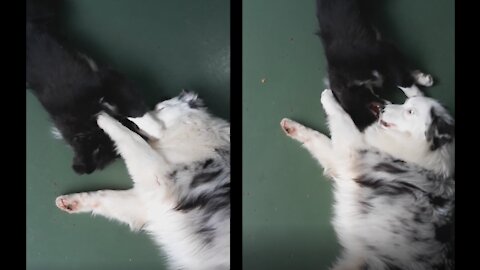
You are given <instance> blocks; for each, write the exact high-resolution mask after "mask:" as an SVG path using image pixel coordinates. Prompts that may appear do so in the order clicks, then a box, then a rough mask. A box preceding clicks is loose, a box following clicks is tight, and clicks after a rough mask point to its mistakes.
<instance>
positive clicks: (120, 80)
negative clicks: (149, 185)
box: [26, 0, 148, 174]
mask: <svg viewBox="0 0 480 270" xmlns="http://www.w3.org/2000/svg"><path fill="white" fill-rule="evenodd" d="M59 7H60V1H56V0H28V1H27V23H26V34H27V49H26V51H27V52H26V54H27V60H26V69H27V74H26V80H27V88H29V89H31V90H32V91H33V93H34V94H35V96H36V97H37V98H38V99H39V101H40V102H41V104H42V105H43V107H44V108H45V109H46V110H47V111H48V113H49V114H50V117H51V119H52V121H53V123H54V125H55V126H56V128H57V129H58V130H59V132H60V133H61V136H62V137H63V139H64V140H65V141H66V142H67V143H68V144H69V145H71V146H72V148H73V150H74V159H73V165H72V167H73V169H74V170H75V172H76V173H78V174H83V173H87V174H88V173H91V172H93V171H94V170H95V169H102V168H104V167H105V166H106V165H107V164H109V163H110V162H111V161H113V160H114V159H115V158H116V157H117V153H116V152H115V149H114V146H113V143H112V141H111V140H110V139H109V137H108V136H107V135H106V134H105V133H104V132H103V131H102V130H101V129H100V128H99V127H98V126H97V124H96V115H97V114H98V113H99V112H100V111H101V110H106V111H109V112H110V113H111V114H114V116H115V117H116V118H120V119H121V120H122V123H124V124H125V125H126V126H127V127H129V128H130V129H132V130H134V131H135V129H136V126H135V125H134V124H133V123H132V122H130V121H129V120H128V119H127V118H126V117H140V116H142V115H144V114H145V113H146V112H147V111H148V107H147V106H146V104H145V103H144V101H143V99H142V97H141V96H140V94H139V93H138V92H137V91H136V89H135V88H134V87H133V85H132V84H131V83H130V82H129V81H128V80H127V79H126V78H125V77H123V76H122V75H121V74H119V73H117V72H115V71H114V70H111V69H109V68H107V67H104V66H100V65H97V64H96V63H95V62H93V60H91V59H90V58H88V57H87V56H85V55H84V54H81V53H79V52H78V51H76V50H75V49H73V48H72V47H70V46H69V45H68V44H67V43H66V42H65V41H64V40H63V39H62V38H61V36H60V35H59V34H58V29H57V26H58V18H57V13H58V9H59ZM104 103H108V104H110V105H112V106H113V107H114V108H115V110H109V109H108V108H106V107H105V106H104ZM136 131H138V130H136Z"/></svg>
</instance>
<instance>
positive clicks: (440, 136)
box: [425, 108, 455, 151]
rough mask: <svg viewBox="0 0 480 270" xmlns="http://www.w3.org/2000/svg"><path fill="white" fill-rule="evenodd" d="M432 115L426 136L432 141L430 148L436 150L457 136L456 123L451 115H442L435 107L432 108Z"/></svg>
mask: <svg viewBox="0 0 480 270" xmlns="http://www.w3.org/2000/svg"><path fill="white" fill-rule="evenodd" d="M430 116H431V119H432V123H431V124H430V127H429V128H428V130H427V132H426V133H425V136H426V138H427V141H428V142H430V143H431V144H430V150H432V151H434V150H436V149H438V148H439V147H441V146H443V145H445V144H447V143H450V142H452V141H453V139H454V137H455V124H454V120H453V119H452V118H451V117H450V116H449V115H447V114H443V115H440V114H439V113H438V112H436V111H435V110H434V108H432V109H431V110H430Z"/></svg>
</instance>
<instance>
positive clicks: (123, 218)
mask: <svg viewBox="0 0 480 270" xmlns="http://www.w3.org/2000/svg"><path fill="white" fill-rule="evenodd" d="M195 98H196V97H195ZM131 120H132V121H134V122H135V123H136V124H137V125H138V126H139V128H140V129H142V130H144V131H147V133H148V134H149V135H151V136H154V137H155V138H156V139H157V140H153V141H150V143H147V142H146V141H144V140H143V139H142V138H141V137H140V136H138V135H137V134H135V133H133V132H131V131H130V130H129V129H127V128H126V127H124V126H123V125H121V124H120V123H119V122H117V121H116V120H115V119H113V118H111V117H110V116H108V115H107V114H104V113H101V114H100V115H99V116H98V125H99V127H100V128H102V129H103V130H104V131H105V132H106V133H107V134H108V135H109V136H110V137H111V139H112V140H113V141H114V142H115V145H116V146H117V149H118V152H119V153H120V155H121V156H122V158H123V159H124V160H125V164H126V166H127V168H128V172H129V174H130V176H131V178H132V180H133V182H134V187H133V188H132V189H130V190H126V191H113V190H107V191H97V192H89V193H77V194H71V195H64V196H60V197H58V198H57V200H56V204H57V206H58V207H59V208H60V209H62V210H64V211H67V212H69V213H80V212H92V214H99V215H102V216H105V217H107V218H110V219H115V220H118V221H120V222H123V223H126V224H128V225H129V226H130V227H131V228H132V229H133V230H139V229H142V230H145V231H146V232H148V233H149V234H150V235H151V236H152V237H153V239H154V240H155V242H156V243H157V244H158V245H159V246H160V247H161V248H162V249H163V250H164V251H165V253H166V254H167V255H168V256H167V259H168V262H169V265H170V267H171V268H172V269H199V270H201V269H205V270H207V269H219V270H220V269H229V268H230V218H229V208H228V213H227V212H222V211H220V212H218V213H216V214H215V215H214V216H213V217H211V218H210V219H209V224H208V225H209V226H210V227H211V228H214V229H215V236H214V237H213V239H214V240H213V241H212V242H211V243H210V244H207V245H206V244H205V242H204V241H203V240H202V239H201V238H200V237H199V236H198V233H197V232H196V231H194V227H193V226H192V224H193V223H194V222H197V221H198V219H200V218H201V217H202V216H201V214H202V213H201V212H200V211H199V210H197V209H193V210H191V211H189V212H188V213H185V212H182V211H176V210H175V209H174V208H175V207H176V206H177V204H178V198H179V196H181V194H182V192H183V190H184V189H185V187H183V186H182V185H181V184H178V185H176V186H175V185H174V184H173V183H172V181H171V179H169V178H168V177H167V175H168V173H169V172H171V169H172V168H174V167H175V166H176V165H177V164H189V163H194V162H197V161H201V160H204V159H206V158H209V157H212V156H214V155H215V152H214V150H215V149H216V148H222V147H228V149H229V147H230V125H229V124H228V123H227V122H226V121H224V120H221V119H219V118H215V117H213V116H211V115H210V114H208V113H207V112H206V111H205V110H203V109H197V110H193V109H190V108H189V107H188V104H187V103H185V102H181V101H179V100H178V99H177V98H174V99H171V100H168V101H165V102H162V103H160V104H158V105H157V109H156V110H155V111H153V112H152V113H150V114H148V115H147V116H145V117H143V118H133V119H131ZM228 177H229V176H228ZM228 181H229V180H228ZM202 188H207V189H208V188H209V187H208V185H207V186H205V187H204V186H202ZM225 211H226V210H225ZM226 216H227V217H228V218H225V217H226Z"/></svg>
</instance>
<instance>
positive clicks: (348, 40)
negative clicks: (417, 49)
mask: <svg viewBox="0 0 480 270" xmlns="http://www.w3.org/2000/svg"><path fill="white" fill-rule="evenodd" d="M317 19H318V23H319V26H320V31H319V36H320V37H321V40H322V43H323V47H324V51H325V55H326V58H327V62H328V79H329V84H330V85H329V88H330V89H331V90H332V91H333V93H334V95H335V97H336V98H337V100H338V101H339V103H340V105H341V106H342V107H343V109H344V110H345V111H346V112H347V113H348V114H350V116H351V118H352V120H353V122H354V123H355V125H356V126H357V127H358V129H360V131H362V130H364V129H365V128H366V127H367V126H369V125H370V124H372V123H373V122H375V121H376V119H377V117H376V113H377V112H372V110H373V111H375V110H378V107H379V106H381V105H383V104H385V101H384V100H383V99H381V98H379V97H378V96H377V95H376V94H374V93H372V91H374V92H379V91H381V90H382V88H383V87H384V85H383V84H378V85H376V86H374V85H372V83H373V82H375V81H376V80H377V78H376V77H375V76H374V75H373V72H374V71H377V72H378V73H379V74H380V75H382V77H383V79H384V82H385V86H386V85H394V86H402V87H410V86H412V85H413V84H414V78H413V76H412V75H411V70H410V69H409V68H408V67H407V65H406V63H405V60H404V59H403V57H402V55H401V54H400V52H399V51H398V50H397V49H396V48H395V46H394V45H393V44H391V43H389V42H387V41H385V40H382V39H381V38H380V37H379V34H378V32H377V31H376V30H375V28H374V26H373V25H372V24H371V23H370V22H369V20H368V19H367V16H366V14H365V12H364V10H363V1H362V0H317ZM379 94H380V92H379Z"/></svg>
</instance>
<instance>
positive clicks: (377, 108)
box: [368, 102, 383, 119]
mask: <svg viewBox="0 0 480 270" xmlns="http://www.w3.org/2000/svg"><path fill="white" fill-rule="evenodd" d="M382 108H383V104H381V103H379V102H372V103H370V104H369V105H368V109H369V110H370V111H371V112H372V114H373V116H375V118H376V119H378V118H379V117H380V112H381V111H382Z"/></svg>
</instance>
